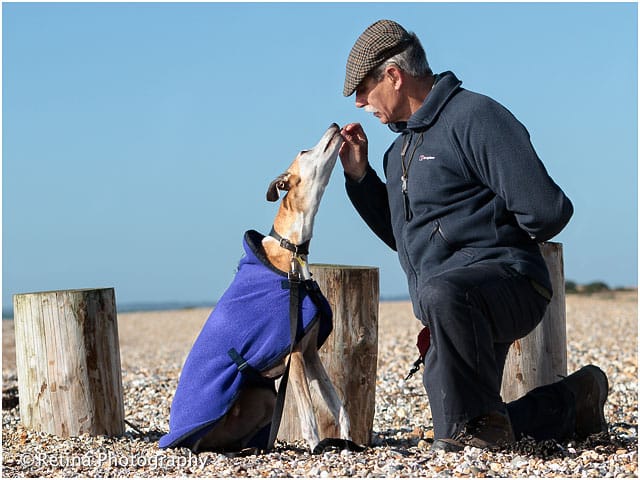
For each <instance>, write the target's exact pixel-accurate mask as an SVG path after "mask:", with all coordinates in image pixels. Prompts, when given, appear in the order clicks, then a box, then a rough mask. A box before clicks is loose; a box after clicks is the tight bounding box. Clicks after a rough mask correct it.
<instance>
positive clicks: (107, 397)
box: [13, 288, 124, 437]
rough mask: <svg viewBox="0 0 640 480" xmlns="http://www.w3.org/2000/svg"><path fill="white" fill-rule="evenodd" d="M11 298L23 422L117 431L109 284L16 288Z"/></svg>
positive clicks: (64, 432)
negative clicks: (41, 289)
mask: <svg viewBox="0 0 640 480" xmlns="http://www.w3.org/2000/svg"><path fill="white" fill-rule="evenodd" d="M13 302H14V324H15V339H16V367H17V371H18V393H19V403H20V419H21V421H22V423H23V424H24V425H25V427H27V428H30V429H33V430H38V431H42V432H47V433H50V434H54V435H58V436H62V437H69V436H77V435H80V434H83V433H88V434H91V435H121V434H122V433H124V406H123V400H122V376H121V371H120V348H119V343H118V323H117V318H116V304H115V292H114V289H112V288H105V289H98V290H88V289H87V290H62V291H53V292H37V293H24V294H17V295H14V298H13Z"/></svg>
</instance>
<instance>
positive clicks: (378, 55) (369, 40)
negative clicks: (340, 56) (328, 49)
mask: <svg viewBox="0 0 640 480" xmlns="http://www.w3.org/2000/svg"><path fill="white" fill-rule="evenodd" d="M411 41H412V38H411V36H410V35H409V33H408V32H407V31H406V30H405V29H404V28H402V26H401V25H400V24H399V23H396V22H394V21H393V20H378V21H377V22H375V23H374V24H372V25H370V26H369V27H367V29H366V30H365V31H364V32H362V35H360V37H358V40H356V43H355V45H354V46H353V48H352V49H351V52H350V53H349V58H348V59H347V74H346V76H345V79H344V90H343V91H342V93H343V94H344V96H345V97H348V96H350V95H351V94H352V93H353V92H355V91H356V88H358V85H360V82H362V80H364V78H365V77H366V76H367V75H368V74H369V72H371V71H372V70H373V69H374V68H376V67H378V66H380V65H382V64H383V63H384V61H385V60H388V59H389V58H391V57H393V56H394V55H396V54H397V53H400V52H401V51H402V50H404V49H405V48H406V47H408V46H409V44H410V43H411Z"/></svg>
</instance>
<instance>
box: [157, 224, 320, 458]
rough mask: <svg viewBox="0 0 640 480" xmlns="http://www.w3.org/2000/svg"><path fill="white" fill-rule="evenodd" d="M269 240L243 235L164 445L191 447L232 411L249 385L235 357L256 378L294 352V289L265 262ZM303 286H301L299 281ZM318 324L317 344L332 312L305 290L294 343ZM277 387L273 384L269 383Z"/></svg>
mask: <svg viewBox="0 0 640 480" xmlns="http://www.w3.org/2000/svg"><path fill="white" fill-rule="evenodd" d="M263 238H264V235H261V234H260V233H258V232H256V231H254V230H249V231H248V232H246V233H245V235H244V241H243V246H244V250H245V255H244V256H243V257H242V259H241V260H240V263H239V265H238V271H237V273H236V276H235V278H234V280H233V282H232V283H231V285H230V286H229V288H228V289H227V290H226V292H225V293H224V294H223V295H222V297H221V298H220V300H219V301H218V303H217V304H216V306H215V308H214V310H213V311H212V312H211V315H210V316H209V318H208V319H207V322H206V323H205V325H204V327H203V328H202V331H201V332H200V334H199V336H198V338H197V339H196V341H195V343H194V344H193V347H192V348H191V352H189V355H188V357H187V360H186V362H185V364H184V367H183V369H182V373H181V374H180V379H179V381H178V388H177V390H176V393H175V396H174V398H173V403H172V404H171V414H170V419H169V430H170V431H169V433H167V434H166V435H164V436H163V437H162V438H161V439H160V447H161V448H167V447H192V446H193V444H194V443H195V442H196V441H197V440H198V439H200V438H201V437H202V436H204V435H205V434H206V433H207V432H208V431H209V430H210V429H211V428H212V427H213V426H215V424H216V422H218V421H219V420H221V419H222V417H224V416H225V415H226V413H227V412H228V411H229V410H230V408H231V406H232V405H233V403H234V401H235V400H236V398H237V396H238V395H239V393H240V390H241V389H242V388H243V387H244V386H245V385H247V384H248V382H250V381H251V376H250V375H245V374H243V373H241V372H240V371H239V370H238V365H237V363H236V362H235V361H234V359H233V358H232V357H231V355H230V351H231V350H232V349H235V351H236V352H237V353H238V354H239V355H240V357H242V359H243V360H246V361H247V362H248V364H249V366H250V367H252V368H253V369H254V370H257V371H258V372H260V371H263V370H266V369H269V368H272V367H274V366H276V365H277V364H278V363H279V362H281V361H282V360H283V358H284V357H285V356H286V355H287V354H288V353H289V349H290V346H291V339H290V337H291V331H290V323H289V287H288V281H287V274H286V273H285V272H283V271H281V270H278V269H277V268H276V267H274V266H273V265H271V264H270V263H269V261H268V260H267V258H266V256H265V254H264V250H263V249H262V245H261V241H262V239H263ZM302 285H304V283H302ZM317 321H320V329H319V334H318V346H321V345H322V344H323V343H324V341H325V340H326V339H327V337H328V336H329V334H330V333H331V329H332V328H333V324H332V313H331V307H330V306H329V304H328V303H327V300H326V299H325V298H324V296H323V295H322V294H321V293H320V292H319V291H317V293H314V294H313V295H309V292H308V291H307V290H306V289H305V288H301V289H300V312H299V316H298V329H297V336H296V342H298V341H299V340H300V339H301V338H302V337H303V336H304V335H305V333H306V332H307V331H309V329H310V328H311V327H312V326H313V325H314V324H315V322H317ZM265 381H266V382H270V383H267V385H268V386H270V388H274V387H273V385H274V381H273V380H271V381H267V380H266V379H265Z"/></svg>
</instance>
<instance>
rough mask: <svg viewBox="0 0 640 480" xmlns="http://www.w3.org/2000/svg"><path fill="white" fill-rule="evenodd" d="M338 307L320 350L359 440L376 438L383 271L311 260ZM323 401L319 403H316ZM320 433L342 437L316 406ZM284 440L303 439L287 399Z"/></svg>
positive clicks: (292, 405) (282, 429)
mask: <svg viewBox="0 0 640 480" xmlns="http://www.w3.org/2000/svg"><path fill="white" fill-rule="evenodd" d="M309 268H310V270H311V272H312V273H313V278H314V279H315V280H316V282H318V285H319V286H320V289H321V290H322V292H323V293H324V295H325V297H326V298H327V300H328V301H329V304H330V305H331V309H332V310H333V332H332V333H331V335H330V336H329V338H328V339H327V341H326V342H325V344H324V345H323V346H322V348H321V349H320V358H321V359H322V363H323V364H324V366H325V369H326V370H327V373H328V374H329V378H331V381H332V382H333V385H334V387H335V389H336V391H337V392H338V395H339V396H340V398H341V399H342V401H343V402H344V405H345V408H346V410H347V412H348V414H349V419H350V422H351V438H352V439H353V441H354V442H356V443H359V444H364V445H368V444H370V443H371V436H372V431H373V416H374V413H375V391H376V372H377V361H378V306H379V305H378V303H379V298H380V287H379V274H378V269H377V268H374V267H356V266H345V265H310V267H309ZM319 403H321V402H317V401H315V402H314V408H315V406H317V405H318V404H319ZM316 418H317V419H318V429H319V430H320V431H319V434H320V438H321V439H322V438H338V437H340V432H339V430H338V429H337V428H336V427H335V422H334V419H333V417H332V416H331V414H330V413H329V412H328V411H327V409H326V408H321V409H319V410H316ZM278 438H279V439H280V440H285V441H295V440H302V434H301V432H300V422H299V419H298V412H297V408H296V405H295V403H294V402H293V401H292V399H291V398H290V397H288V398H287V400H286V401H285V406H284V412H283V415H282V423H281V425H280V432H279V434H278Z"/></svg>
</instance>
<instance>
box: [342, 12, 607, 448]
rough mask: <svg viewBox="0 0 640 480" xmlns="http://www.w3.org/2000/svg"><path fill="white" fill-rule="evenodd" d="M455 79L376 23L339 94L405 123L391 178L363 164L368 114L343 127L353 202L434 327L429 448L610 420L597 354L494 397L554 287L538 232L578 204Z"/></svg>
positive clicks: (399, 32) (486, 443) (416, 44)
mask: <svg viewBox="0 0 640 480" xmlns="http://www.w3.org/2000/svg"><path fill="white" fill-rule="evenodd" d="M461 83H462V82H460V80H458V79H457V78H456V76H455V75H454V74H453V73H452V72H445V73H442V74H439V75H434V74H433V73H432V71H431V69H430V67H429V64H428V62H427V59H426V55H425V53H424V50H423V48H422V46H421V44H420V41H419V40H418V38H417V37H416V35H415V34H413V33H409V32H407V31H406V30H405V29H404V28H403V27H402V26H400V25H399V24H398V23H396V22H393V21H391V20H380V21H378V22H376V23H374V24H373V25H371V26H369V27H368V28H367V29H366V30H365V31H364V33H362V35H361V36H360V37H359V38H358V40H357V41H356V43H355V45H354V46H353V48H352V50H351V52H350V54H349V58H348V61H347V67H346V79H345V84H344V92H343V93H344V95H345V96H346V97H348V96H350V95H352V94H353V93H354V92H355V94H356V98H355V103H356V107H358V108H364V109H365V110H366V111H368V112H371V113H373V115H375V116H376V117H377V118H379V119H380V122H381V123H383V124H386V125H388V126H389V128H390V129H391V130H393V131H394V132H397V133H399V134H400V135H399V136H398V138H397V139H396V140H395V141H394V142H393V144H392V145H391V146H390V147H389V149H388V150H387V152H386V153H385V156H384V171H385V172H384V173H385V176H386V183H384V182H383V181H382V180H380V178H379V177H378V175H377V173H376V172H375V171H374V170H373V168H372V167H371V166H370V165H369V163H368V159H367V147H368V143H367V137H366V135H365V133H364V131H363V129H362V127H361V125H359V124H357V123H353V124H349V125H346V126H345V127H344V128H343V130H342V134H343V136H344V138H345V143H344V145H343V146H342V148H341V151H340V158H341V162H342V165H343V167H344V172H345V176H346V188H347V193H348V195H349V197H350V199H351V201H352V203H353V204H354V206H355V207H356V209H357V211H358V212H359V213H360V215H361V216H362V218H363V219H364V220H365V222H366V223H367V225H369V227H370V228H371V229H372V230H373V231H374V232H375V233H376V234H377V235H378V236H379V237H380V238H381V239H382V240H383V241H384V242H385V243H386V244H387V245H388V246H389V247H391V248H392V249H394V250H397V252H398V256H399V259H400V263H401V265H402V267H403V269H404V271H405V273H406V275H407V279H408V286H409V293H410V296H411V300H412V303H413V309H414V313H415V315H416V316H417V317H418V318H419V319H420V320H421V321H422V323H423V324H424V325H425V326H426V327H428V329H429V332H430V347H429V349H428V350H427V353H426V355H425V358H424V365H425V369H424V377H423V378H424V386H425V389H426V391H427V394H428V396H429V404H430V406H431V413H432V417H433V423H434V443H433V447H432V448H434V449H443V450H446V451H456V450H460V449H462V448H464V446H465V445H472V446H475V447H479V448H491V447H496V446H502V445H505V444H509V443H511V442H513V441H515V440H517V439H519V438H521V437H522V436H524V435H529V436H532V437H533V438H535V439H538V440H543V439H547V438H555V439H558V440H560V439H565V438H573V437H585V436H587V435H589V434H592V433H596V432H600V431H605V430H606V428H607V425H606V422H605V419H604V413H603V407H604V403H605V401H606V398H607V393H608V382H607V378H606V376H605V374H604V373H603V372H602V371H601V370H600V369H599V368H598V367H595V366H592V365H589V366H587V367H584V368H582V369H580V370H579V371H578V372H576V373H574V374H573V375H570V376H569V377H566V378H565V379H563V380H561V381H559V382H557V383H554V384H552V385H548V386H544V387H540V388H537V389H535V390H533V391H531V392H529V393H528V394H527V395H525V396H524V397H523V398H521V399H518V400H517V401H515V402H511V403H509V404H508V405H505V403H504V402H503V401H502V399H501V397H500V385H501V381H502V373H503V368H504V363H505V358H506V355H507V351H508V349H509V346H510V345H511V343H512V342H513V341H514V340H516V339H518V338H521V337H523V336H525V335H526V334H527V333H529V332H530V331H531V330H533V328H534V327H535V326H536V325H537V324H538V323H539V322H540V320H541V319H542V316H543V315H544V312H545V310H546V308H547V305H548V303H549V300H550V299H551V295H552V288H551V282H550V280H549V274H548V272H547V269H546V265H545V263H544V260H543V258H542V256H541V254H540V250H539V247H538V242H542V241H546V240H549V239H550V238H552V237H553V236H555V235H556V234H557V233H558V232H560V231H561V230H562V229H563V228H564V226H565V225H566V224H567V222H568V221H569V218H570V217H571V215H572V213H573V206H572V204H571V202H570V201H569V199H568V198H567V197H566V196H565V194H564V193H563V192H562V190H561V189H560V188H559V187H558V186H557V185H556V184H555V183H554V182H553V180H552V179H551V178H550V177H549V175H548V173H547V171H546V169H545V167H544V166H543V164H542V162H541V161H540V159H539V158H538V157H537V155H536V153H535V151H534V149H533V147H532V145H531V142H530V140H529V134H528V132H527V131H526V129H525V128H524V126H523V125H522V124H520V122H518V121H517V120H516V119H515V117H514V116H513V115H512V114H511V113H510V112H509V111H508V110H507V109H506V108H504V107H503V106H501V105H500V104H498V103H497V102H495V101H493V100H492V99H490V98H488V97H486V96H483V95H479V94H476V93H473V92H470V91H468V90H465V89H463V88H461V86H460V84H461Z"/></svg>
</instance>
